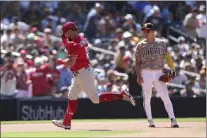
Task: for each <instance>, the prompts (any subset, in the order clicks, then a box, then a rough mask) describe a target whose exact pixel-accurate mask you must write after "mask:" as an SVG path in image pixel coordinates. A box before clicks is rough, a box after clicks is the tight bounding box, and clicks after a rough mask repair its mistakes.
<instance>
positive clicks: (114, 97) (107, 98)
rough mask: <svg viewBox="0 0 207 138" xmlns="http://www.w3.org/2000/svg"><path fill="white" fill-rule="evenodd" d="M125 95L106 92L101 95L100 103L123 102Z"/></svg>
mask: <svg viewBox="0 0 207 138" xmlns="http://www.w3.org/2000/svg"><path fill="white" fill-rule="evenodd" d="M122 99H123V95H122V94H119V93H111V92H104V93H101V94H100V95H99V102H100V103H102V102H110V101H114V100H122Z"/></svg>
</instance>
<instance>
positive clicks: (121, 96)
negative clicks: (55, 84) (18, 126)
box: [52, 22, 135, 129]
mask: <svg viewBox="0 0 207 138" xmlns="http://www.w3.org/2000/svg"><path fill="white" fill-rule="evenodd" d="M62 31H63V35H62V41H63V43H64V45H65V48H66V49H67V52H68V58H67V59H58V63H59V64H64V65H66V66H68V67H70V68H71V71H72V72H73V76H74V81H73V83H72V85H71V89H70V92H69V97H68V107H67V110H66V113H65V116H64V119H63V120H52V123H53V124H55V125H56V126H58V127H61V128H65V129H70V128H71V120H72V117H73V114H74V113H75V111H76V107H77V103H78V101H77V97H78V95H79V93H80V92H81V91H84V92H85V93H86V94H87V95H88V97H89V98H90V100H91V101H92V102H93V103H95V104H98V103H101V102H109V101H113V100H126V101H129V102H130V103H131V104H132V105H133V106H135V101H134V98H133V97H132V96H131V95H130V94H129V93H127V92H126V91H125V90H122V91H121V92H120V93H116V94H115V93H111V92H105V93H101V94H100V95H98V93H97V87H96V85H95V74H94V71H93V68H92V67H91V66H90V62H89V58H88V52H87V48H88V41H87V40H86V38H84V37H81V36H79V35H78V27H77V26H76V24H75V23H74V22H67V23H65V24H64V25H63V26H62ZM68 40H69V41H68Z"/></svg>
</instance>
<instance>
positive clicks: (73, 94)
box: [63, 77, 81, 125]
mask: <svg viewBox="0 0 207 138" xmlns="http://www.w3.org/2000/svg"><path fill="white" fill-rule="evenodd" d="M80 92H81V88H80V86H79V84H78V79H77V78H76V77H74V80H73V82H72V85H71V88H70V92H69V94H68V106H67V110H66V113H65V116H64V120H63V125H70V123H71V119H72V117H73V114H74V113H75V111H76V108H77V104H78V100H77V98H78V95H79V93H80Z"/></svg>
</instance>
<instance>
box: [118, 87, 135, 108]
mask: <svg viewBox="0 0 207 138" xmlns="http://www.w3.org/2000/svg"><path fill="white" fill-rule="evenodd" d="M121 95H123V99H124V100H126V101H129V102H130V103H131V104H132V105H133V106H135V105H136V102H135V100H134V98H133V97H132V96H131V95H130V94H129V93H128V92H126V90H122V91H121Z"/></svg>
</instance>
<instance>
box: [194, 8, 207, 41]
mask: <svg viewBox="0 0 207 138" xmlns="http://www.w3.org/2000/svg"><path fill="white" fill-rule="evenodd" d="M199 12H200V14H198V15H197V20H198V23H199V27H198V28H197V30H196V31H197V34H198V37H199V38H203V39H206V9H205V5H200V8H199Z"/></svg>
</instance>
